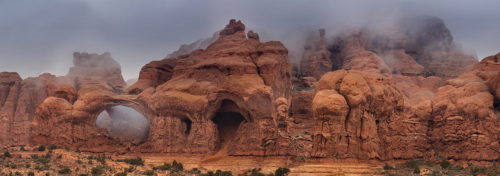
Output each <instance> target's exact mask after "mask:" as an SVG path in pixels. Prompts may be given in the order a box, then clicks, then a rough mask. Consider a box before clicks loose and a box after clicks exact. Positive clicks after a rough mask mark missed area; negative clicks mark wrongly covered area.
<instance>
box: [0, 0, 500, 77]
mask: <svg viewBox="0 0 500 176" xmlns="http://www.w3.org/2000/svg"><path fill="white" fill-rule="evenodd" d="M499 8H500V1H493V0H492V1H486V0H477V1H465V0H440V1H422V0H419V1H415V2H410V1H384V0H382V1H370V0H366V1H333V0H332V1H327V0H303V1H293V0H280V1H272V0H249V1H242V0H241V1H240V0H231V1H229V0H228V1H211V0H210V1H209V0H30V1H28V0H0V71H16V72H19V73H20V74H21V76H22V77H28V76H37V75H39V74H41V73H44V72H49V73H53V74H56V75H65V74H66V73H67V71H68V69H69V67H70V66H71V65H72V53H73V52H74V51H81V52H89V53H103V52H105V51H109V52H110V53H111V55H112V57H113V58H114V59H116V60H117V61H118V62H120V64H121V66H122V72H123V76H124V78H125V79H129V78H136V77H138V73H139V70H140V68H141V67H142V66H143V65H144V64H146V63H148V62H149V61H152V60H159V59H162V58H164V57H165V56H166V55H167V54H168V53H170V52H172V51H174V50H176V49H177V48H178V47H179V46H180V45H181V44H184V43H190V42H193V41H195V40H197V39H201V38H207V37H210V36H211V35H212V34H213V33H214V32H215V31H217V30H219V29H222V28H223V27H224V25H225V24H227V22H228V20H229V19H231V18H236V19H241V20H242V21H243V23H245V25H246V26H247V29H252V30H254V31H256V32H258V33H259V34H260V36H261V39H262V40H265V41H268V40H280V41H283V42H284V43H285V45H286V46H287V47H289V48H290V49H293V48H297V47H301V46H302V45H303V42H304V41H303V36H302V33H303V32H304V31H308V30H313V29H317V28H326V29H327V35H333V34H332V33H335V31H337V30H339V29H342V28H345V27H350V26H356V25H361V24H365V23H380V24H383V23H384V22H386V21H387V20H390V18H391V17H397V16H401V15H402V14H405V15H432V16H437V17H440V18H442V19H444V21H445V23H446V25H447V26H448V28H450V30H451V32H452V35H453V36H454V39H455V41H456V42H458V43H460V44H461V45H462V46H463V47H464V48H466V49H470V50H474V51H475V52H476V53H477V56H478V57H479V58H483V57H485V56H489V55H493V54H495V53H497V52H500V13H499V10H498V9H499Z"/></svg>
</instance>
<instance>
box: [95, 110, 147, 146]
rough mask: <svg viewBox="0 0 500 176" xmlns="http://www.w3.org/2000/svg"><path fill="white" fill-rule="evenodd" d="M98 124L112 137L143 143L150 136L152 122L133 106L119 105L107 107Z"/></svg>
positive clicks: (97, 120)
mask: <svg viewBox="0 0 500 176" xmlns="http://www.w3.org/2000/svg"><path fill="white" fill-rule="evenodd" d="M96 125H97V126H98V127H101V128H104V129H106V130H107V131H108V134H109V135H110V137H113V138H118V139H119V140H121V141H129V142H134V143H141V142H144V141H146V140H147V138H148V136H149V126H150V123H149V121H148V120H147V119H146V117H145V116H144V115H143V114H141V113H140V112H138V111H136V110H135V109H133V108H130V107H127V106H123V105H118V106H113V107H110V108H107V109H105V110H104V111H102V112H101V113H100V114H99V115H98V116H97V119H96Z"/></svg>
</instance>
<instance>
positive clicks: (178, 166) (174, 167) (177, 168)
mask: <svg viewBox="0 0 500 176" xmlns="http://www.w3.org/2000/svg"><path fill="white" fill-rule="evenodd" d="M183 170H184V167H183V166H182V163H178V162H177V161H175V160H174V161H173V162H172V168H171V169H170V171H172V172H180V171H183Z"/></svg>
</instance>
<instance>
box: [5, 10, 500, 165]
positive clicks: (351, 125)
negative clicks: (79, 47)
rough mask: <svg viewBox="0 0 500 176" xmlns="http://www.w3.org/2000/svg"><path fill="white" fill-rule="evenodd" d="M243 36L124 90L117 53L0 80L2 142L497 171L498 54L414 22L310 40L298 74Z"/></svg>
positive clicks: (275, 49)
mask: <svg viewBox="0 0 500 176" xmlns="http://www.w3.org/2000/svg"><path fill="white" fill-rule="evenodd" d="M245 28H246V26H245V25H244V24H243V22H241V21H237V20H234V19H232V20H230V21H229V23H228V24H227V25H226V26H225V28H224V29H222V30H220V31H219V32H217V33H218V35H214V36H213V37H212V38H211V39H209V40H201V41H197V42H195V43H192V44H189V45H184V47H181V48H180V49H179V51H178V52H174V53H173V54H171V55H169V56H168V57H166V58H163V59H161V60H158V61H151V62H150V63H148V64H146V65H144V66H143V67H142V69H141V70H140V73H139V77H138V80H137V81H136V82H135V83H134V84H132V85H130V86H129V87H127V86H126V83H125V81H123V78H122V76H121V68H120V64H119V63H118V62H116V61H115V60H114V59H112V58H111V56H110V54H109V53H104V54H87V53H75V54H74V67H72V68H71V69H70V71H69V73H68V74H67V75H66V76H63V77H56V76H54V75H50V74H43V75H40V77H37V78H28V79H24V80H23V79H21V78H20V77H19V75H18V74H16V73H8V72H2V73H0V105H1V107H2V112H1V113H0V115H1V116H0V117H2V118H1V121H0V127H5V128H1V129H2V130H3V131H0V144H2V145H21V144H23V145H25V144H32V145H39V144H45V145H49V144H56V145H58V146H67V147H70V148H78V149H80V150H82V151H90V152H116V153H127V152H143V153H146V152H148V153H172V154H200V155H204V156H205V155H206V156H210V155H214V154H217V155H229V156H262V157H266V156H295V157H305V158H309V157H312V158H334V159H354V160H359V161H366V160H379V161H386V160H410V159H424V160H438V159H440V158H447V159H454V160H464V161H495V160H498V159H500V153H499V151H500V150H499V149H500V144H499V142H498V141H499V138H498V136H500V130H499V129H498V127H497V126H498V125H497V124H498V123H499V122H500V121H499V119H500V118H499V114H500V110H499V104H500V103H499V102H500V99H499V95H500V93H499V92H500V90H499V87H500V83H499V80H500V67H499V62H500V56H499V54H497V55H495V56H490V57H487V58H485V59H483V60H482V61H481V62H478V61H477V59H476V58H475V57H474V56H471V55H468V54H466V53H464V52H463V51H461V50H460V49H459V47H457V46H456V45H457V44H456V43H454V41H453V37H452V36H451V33H450V31H449V30H448V29H447V27H446V26H445V25H444V22H443V21H442V20H440V19H437V18H434V17H423V18H408V19H404V20H402V21H398V22H397V23H395V24H394V25H391V26H389V27H388V28H385V29H383V30H381V29H376V28H355V29H346V30H345V31H343V32H341V33H339V34H335V35H334V36H335V37H333V38H329V37H327V35H328V34H329V31H328V30H326V29H320V30H316V31H314V32H313V33H311V34H310V36H309V37H308V38H307V39H306V40H304V41H303V45H304V47H303V48H302V49H303V52H302V53H303V54H302V57H301V61H300V62H298V63H296V64H293V63H292V62H291V61H290V59H289V56H288V54H289V50H288V49H287V48H286V47H285V46H284V45H283V44H282V43H281V42H279V41H267V42H264V41H265V40H263V39H262V38H260V37H259V35H258V34H257V33H256V32H254V31H245ZM205 45H206V46H205ZM40 90H41V91H40ZM28 100H36V101H30V102H28ZM18 102H20V103H18ZM16 103H17V104H16ZM14 104H15V105H14ZM13 107H16V108H13ZM19 107H21V108H19ZM3 109H6V110H5V111H4V110H3ZM124 109H126V111H125V110H124ZM17 113H20V114H23V115H16V114H17ZM129 115H132V116H134V117H140V118H132V117H131V116H129ZM137 119H140V120H138V121H136V120H137ZM139 121H140V122H139ZM137 123H139V124H142V125H141V126H143V127H144V126H148V128H142V127H141V126H140V125H135V124H137ZM31 124H32V125H31ZM145 124H148V125H145ZM146 129H147V130H146ZM8 130H10V131H8ZM135 130H137V131H138V132H137V133H136V134H133V133H130V132H132V131H135ZM12 131H14V132H12ZM9 132H10V133H9ZM124 132H127V133H124ZM117 134H123V135H117Z"/></svg>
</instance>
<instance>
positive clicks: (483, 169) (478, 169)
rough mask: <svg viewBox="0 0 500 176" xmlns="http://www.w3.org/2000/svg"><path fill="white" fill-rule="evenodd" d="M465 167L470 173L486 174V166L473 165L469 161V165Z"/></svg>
mask: <svg viewBox="0 0 500 176" xmlns="http://www.w3.org/2000/svg"><path fill="white" fill-rule="evenodd" d="M467 168H468V169H469V172H470V174H471V175H474V176H475V175H478V174H486V170H487V168H486V167H483V166H475V165H472V164H470V163H469V165H468V166H467Z"/></svg>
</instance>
